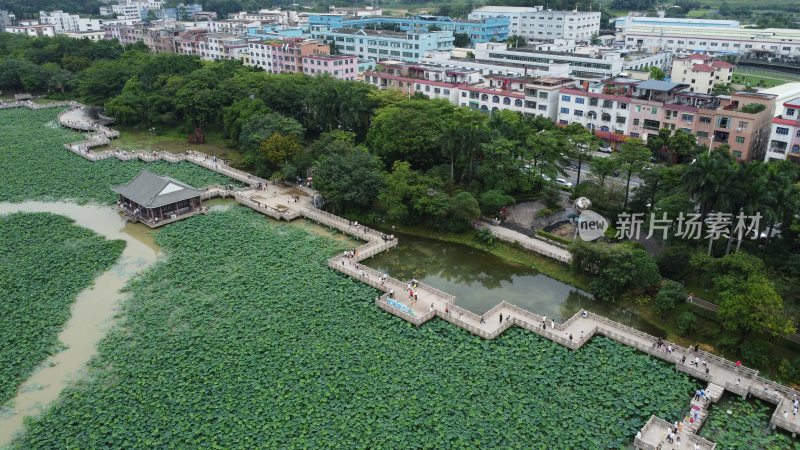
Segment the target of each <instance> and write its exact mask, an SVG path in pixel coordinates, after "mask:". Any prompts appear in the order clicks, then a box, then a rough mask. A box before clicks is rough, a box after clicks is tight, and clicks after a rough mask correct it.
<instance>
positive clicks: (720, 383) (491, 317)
mask: <svg viewBox="0 0 800 450" xmlns="http://www.w3.org/2000/svg"><path fill="white" fill-rule="evenodd" d="M72 119H73V118H72V116H65V119H64V120H69V121H70V122H72V121H73V120H72ZM100 132H101V133H104V132H105V131H104V130H102V129H101V130H100ZM65 147H66V148H68V149H70V150H71V151H73V152H75V153H77V154H79V155H81V156H83V157H84V158H86V159H88V160H91V161H97V160H100V159H105V158H109V157H117V158H119V159H123V160H128V159H143V160H145V161H151V160H159V159H161V160H165V161H168V162H180V161H186V162H190V163H194V164H197V165H200V166H203V167H206V168H208V169H209V170H213V171H216V172H218V173H221V174H223V175H228V176H230V177H231V178H234V179H236V180H239V181H241V182H243V183H244V184H246V185H248V186H249V187H247V188H244V189H241V188H239V189H237V188H233V187H231V186H213V187H210V188H209V189H208V190H207V195H208V196H209V197H212V196H227V195H230V196H232V197H233V198H235V199H236V201H237V202H239V203H240V204H242V205H245V206H247V207H250V208H252V209H253V210H255V211H257V212H259V213H261V214H265V215H268V216H270V217H274V218H276V219H278V220H292V219H293V218H298V217H304V218H306V219H308V220H313V221H315V222H318V223H320V224H322V225H325V226H328V227H331V228H334V229H337V230H339V231H341V232H343V233H346V234H348V235H350V236H352V237H354V238H356V239H358V240H360V241H363V242H364V244H362V245H360V246H359V247H357V248H356V249H354V251H353V252H352V253H351V254H348V255H337V256H334V257H333V258H331V259H329V260H328V266H329V267H330V268H332V269H334V270H337V271H339V272H342V273H344V274H346V275H348V276H350V277H352V278H354V279H356V280H359V281H361V282H364V283H367V284H369V285H371V286H373V287H375V288H376V289H378V290H379V291H381V292H383V294H382V295H380V296H378V297H376V298H375V303H376V305H377V306H378V307H379V308H381V309H383V310H384V311H387V312H389V313H391V314H394V315H396V316H398V317H400V318H402V319H404V320H407V321H409V322H411V323H413V324H415V325H416V326H420V325H422V324H424V323H425V322H427V321H429V320H431V319H433V318H434V317H438V318H440V319H443V320H446V321H448V322H450V323H452V324H454V325H457V326H459V327H461V328H463V329H464V330H466V331H468V332H470V333H472V334H474V335H477V336H480V337H482V338H485V339H493V338H495V337H497V336H498V335H500V334H501V333H503V332H504V331H505V330H507V329H508V328H510V327H512V326H518V327H521V328H524V329H526V330H529V331H531V332H533V333H536V334H538V335H540V336H542V337H544V338H546V339H549V340H551V341H553V342H556V343H558V344H561V345H563V346H565V347H567V348H569V349H571V350H577V349H579V348H580V347H581V346H583V345H584V344H585V343H586V342H588V341H589V340H590V339H591V338H592V337H593V336H595V335H601V336H605V337H607V338H609V339H612V340H614V341H617V342H619V343H621V344H624V345H628V346H631V347H634V348H636V349H638V350H640V351H642V352H644V353H647V354H649V355H651V356H654V357H656V358H659V359H662V360H664V361H667V362H669V363H671V364H675V369H676V370H677V371H680V372H685V373H687V374H689V375H691V376H693V377H695V378H698V379H701V380H704V381H707V382H708V383H709V385H708V388H707V392H708V393H709V398H710V399H712V398H715V399H717V400H718V399H719V397H720V396H721V395H722V390H728V391H730V392H733V393H735V394H737V395H741V396H745V397H746V396H748V395H752V396H755V397H758V398H761V399H763V400H765V401H768V402H770V403H773V404H775V405H777V409H776V410H775V413H774V414H773V416H772V419H771V421H770V424H771V426H772V428H773V429H774V428H781V429H784V430H787V431H788V432H790V433H792V435H793V436H795V435H796V433H798V432H800V419H798V417H800V416H795V415H793V414H791V402H792V400H793V399H794V398H797V397H798V392H797V391H795V390H794V389H791V388H788V387H786V386H783V385H780V384H776V383H774V382H772V381H770V380H767V379H765V378H762V377H760V376H758V371H756V370H753V369H750V368H747V367H744V366H742V365H739V364H736V363H733V362H731V361H728V360H726V359H724V358H721V357H719V356H716V355H713V354H711V353H708V352H705V351H703V350H699V349H697V348H684V347H681V346H678V345H677V344H674V343H669V342H664V341H662V340H661V339H658V338H656V337H654V336H651V335H649V334H647V333H644V332H641V331H639V330H636V329H634V328H631V327H629V326H626V325H623V324H621V323H618V322H615V321H613V320H610V319H608V318H606V317H603V316H600V315H597V314H594V313H591V312H588V311H583V310H582V311H579V312H577V313H576V314H575V315H573V316H572V317H570V318H569V319H568V320H566V321H565V322H562V323H556V322H555V321H554V320H552V318H547V317H545V316H540V315H538V314H535V313H533V312H531V311H528V310H526V309H523V308H520V307H519V306H516V305H513V304H510V303H508V302H506V301H501V302H500V303H499V304H497V305H496V306H495V307H494V308H492V309H490V310H489V311H487V312H486V313H484V314H475V313H473V312H471V311H468V310H466V309H464V308H462V307H460V306H458V305H457V304H456V298H455V296H453V295H451V294H448V293H446V292H443V291H441V290H439V289H436V288H434V287H432V286H427V285H425V284H423V283H419V282H415V281H414V280H399V279H395V278H393V277H391V276H388V274H382V273H380V272H378V271H376V270H374V269H372V268H370V267H367V266H365V265H364V261H365V260H366V259H368V258H370V257H372V256H374V255H376V254H378V253H380V252H383V251H387V250H389V249H391V248H392V247H394V246H396V245H397V239H396V238H394V237H393V236H387V235H386V234H384V233H381V232H379V231H376V230H373V229H370V228H368V227H365V226H363V225H360V224H357V223H354V222H350V221H349V220H346V219H344V218H341V217H338V216H335V215H333V214H330V213H327V212H325V211H322V210H319V209H317V208H315V207H314V206H313V204H312V201H311V198H312V197H313V195H314V194H315V192H314V191H313V190H310V189H308V188H302V187H286V186H276V185H270V184H269V183H267V181H266V180H263V179H260V178H258V177H254V176H252V175H250V174H247V173H246V172H242V171H239V170H237V169H233V168H230V167H228V166H227V165H224V164H219V162H218V161H215V160H213V159H209V157H208V156H207V155H203V154H201V153H190V154H183V155H175V154H165V153H156V154H153V153H144V152H121V151H118V150H112V151H104V152H94V151H90V150H89V149H88V148H86V149H83V148H80V147H79V146H76V145H75V144H67V145H66V146H65ZM487 226H491V225H487ZM497 228H499V227H497ZM504 230H505V229H504ZM508 231H511V230H508ZM493 232H494V230H493ZM536 245H538V244H536ZM540 250H541V251H550V250H551V249H549V248H547V247H542V248H540ZM560 250H563V249H560ZM561 255H563V256H565V257H566V256H567V255H568V253H567V254H566V255H564V254H563V253H562V254H561ZM398 305H402V306H398ZM695 361H697V362H698V363H697V364H695ZM713 401H716V400H713ZM694 403H696V402H694ZM708 403H709V402H706V404H705V405H695V406H698V407H702V409H703V410H706V409H707V407H708ZM690 408H691V406H690ZM785 411H790V413H789V414H786V413H785ZM668 426H670V424H668V423H667V422H666V421H664V420H662V419H659V418H657V417H651V419H650V420H649V421H648V422H647V424H645V426H644V428H642V430H641V432H640V435H637V437H635V438H634V445H635V446H636V447H637V448H640V449H656V448H658V446H659V445H661V444H663V439H664V438H665V437H666V433H667V431H666V430H667V427H668ZM682 428H683V429H682V430H681V431H680V433H678V434H679V435H680V436H682V437H681V446H680V447H677V446H674V443H673V448H676V449H677V448H680V449H683V448H688V449H694V444H697V445H698V448H701V449H713V448H714V447H715V444H713V443H711V442H709V441H707V440H705V439H702V438H699V437H697V436H696V435H695V434H693V433H692V431H693V430H692V429H691V427H688V426H684V427H682ZM676 437H677V436H676ZM689 443H691V446H689V445H690V444H689ZM662 448H664V447H662ZM666 448H669V447H666Z"/></svg>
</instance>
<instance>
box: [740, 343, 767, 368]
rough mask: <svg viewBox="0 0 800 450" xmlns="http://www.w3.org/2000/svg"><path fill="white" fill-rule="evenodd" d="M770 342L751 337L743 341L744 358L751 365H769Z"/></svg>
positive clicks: (742, 351)
mask: <svg viewBox="0 0 800 450" xmlns="http://www.w3.org/2000/svg"><path fill="white" fill-rule="evenodd" d="M769 347H770V344H769V342H767V341H763V340H761V339H750V340H747V341H745V342H744V343H742V346H741V353H742V359H743V360H744V361H745V362H746V363H747V365H749V366H751V367H752V366H756V367H767V366H768V365H769V364H770V358H769Z"/></svg>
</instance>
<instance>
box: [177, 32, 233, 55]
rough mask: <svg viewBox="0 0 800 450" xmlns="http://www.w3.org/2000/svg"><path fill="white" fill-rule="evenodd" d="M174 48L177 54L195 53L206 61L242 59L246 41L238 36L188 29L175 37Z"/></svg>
mask: <svg viewBox="0 0 800 450" xmlns="http://www.w3.org/2000/svg"><path fill="white" fill-rule="evenodd" d="M175 49H176V51H177V53H178V54H181V55H195V56H199V57H200V58H201V59H204V60H207V61H219V60H224V59H229V60H243V59H244V58H245V56H246V55H247V51H248V42H247V39H246V38H243V37H240V36H231V35H227V34H217V33H209V32H207V31H204V30H189V31H186V32H185V33H183V34H181V35H180V36H179V37H177V38H176V39H175Z"/></svg>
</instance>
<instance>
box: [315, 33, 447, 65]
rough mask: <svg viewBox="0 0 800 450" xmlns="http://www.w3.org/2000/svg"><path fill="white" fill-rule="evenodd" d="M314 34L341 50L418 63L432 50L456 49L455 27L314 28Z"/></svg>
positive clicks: (376, 59) (372, 56)
mask: <svg viewBox="0 0 800 450" xmlns="http://www.w3.org/2000/svg"><path fill="white" fill-rule="evenodd" d="M311 37H312V38H313V39H317V40H319V41H323V42H328V43H331V44H333V45H335V46H336V51H337V53H340V54H343V55H353V56H357V57H359V58H362V59H372V60H375V61H382V60H386V59H398V60H402V61H405V62H413V63H416V62H419V61H420V59H421V58H422V57H424V56H425V54H426V53H428V52H431V51H450V50H452V49H453V32H452V31H433V32H413V31H405V32H397V31H382V30H366V29H341V30H327V31H312V33H311Z"/></svg>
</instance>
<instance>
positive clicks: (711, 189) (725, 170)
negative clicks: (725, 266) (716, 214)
mask: <svg viewBox="0 0 800 450" xmlns="http://www.w3.org/2000/svg"><path fill="white" fill-rule="evenodd" d="M735 172H736V166H735V165H734V164H733V161H732V160H731V158H730V156H729V155H728V154H727V153H723V152H720V151H719V150H715V151H713V152H710V153H705V154H701V155H699V156H698V157H697V159H696V160H695V162H694V163H693V164H690V165H689V166H688V167H687V169H686V171H685V172H684V174H683V177H682V181H683V184H684V186H685V187H686V191H687V192H688V193H689V195H690V196H691V197H692V198H694V200H695V201H696V202H697V203H699V206H700V214H701V217H702V218H703V221H704V223H705V218H706V217H707V215H708V213H709V212H711V211H715V210H716V211H720V210H724V209H727V208H730V206H731V194H732V190H733V189H735V186H736V180H735ZM728 210H729V209H728ZM711 244H712V241H711V239H709V244H708V252H709V254H710V253H711ZM699 245H700V243H699V242H698V246H699Z"/></svg>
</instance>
